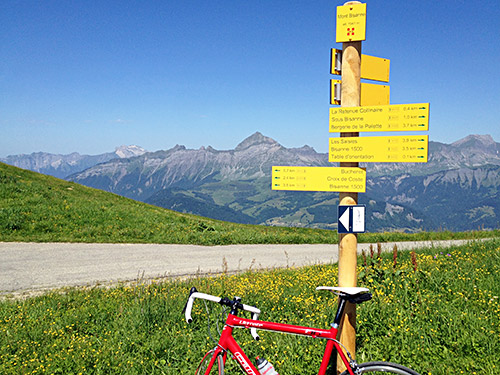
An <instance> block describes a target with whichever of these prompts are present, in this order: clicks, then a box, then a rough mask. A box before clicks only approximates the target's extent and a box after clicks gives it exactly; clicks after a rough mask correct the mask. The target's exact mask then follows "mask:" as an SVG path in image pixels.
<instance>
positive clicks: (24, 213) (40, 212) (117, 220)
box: [0, 163, 498, 245]
mask: <svg viewBox="0 0 500 375" xmlns="http://www.w3.org/2000/svg"><path fill="white" fill-rule="evenodd" d="M333 216H334V215H333ZM493 234H494V235H498V232H495V233H493ZM491 235H492V233H482V232H474V233H450V232H443V233H421V234H417V235H410V234H401V233H381V234H364V235H360V236H359V241H360V242H369V241H372V242H385V241H395V240H414V239H449V238H471V237H479V236H491ZM0 241H34V242H48V241H54V242H108V243H184V244H200V245H225V244H234V243H282V244H284V243H337V242H338V238H337V234H336V232H334V231H327V230H313V229H304V228H278V227H265V226H255V225H241V224H234V223H228V222H222V221H217V220H212V219H207V218H202V217H198V216H194V215H189V214H181V213H177V212H174V211H170V210H166V209H163V208H159V207H155V206H150V205H147V204H144V203H141V202H137V201H134V200H131V199H127V198H124V197H121V196H118V195H115V194H111V193H107V192H104V191H101V190H96V189H92V188H88V187H85V186H82V185H78V184H75V183H72V182H67V181H64V180H60V179H56V178H54V177H50V176H46V175H42V174H38V173H35V172H31V171H27V170H23V169H19V168H16V167H13V166H9V165H6V164H2V163H0Z"/></svg>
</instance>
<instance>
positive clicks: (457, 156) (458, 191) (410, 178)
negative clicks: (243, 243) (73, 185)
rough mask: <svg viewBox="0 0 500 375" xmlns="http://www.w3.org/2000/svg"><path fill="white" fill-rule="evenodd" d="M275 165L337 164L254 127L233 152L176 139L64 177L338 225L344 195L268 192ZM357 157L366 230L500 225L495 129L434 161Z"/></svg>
mask: <svg viewBox="0 0 500 375" xmlns="http://www.w3.org/2000/svg"><path fill="white" fill-rule="evenodd" d="M273 165H297V166H299V165H304V166H335V164H332V163H329V162H328V155H327V154H324V153H318V152H316V151H315V150H314V149H313V148H311V147H309V146H303V147H300V148H286V147H284V146H282V145H281V144H279V143H278V142H277V141H275V140H273V139H272V138H269V137H266V136H264V135H263V134H261V133H259V132H257V133H255V134H253V135H251V136H250V137H248V138H246V139H244V140H243V141H242V142H241V143H240V144H238V145H237V146H236V147H235V149H233V150H223V151H221V150H216V149H214V148H212V147H210V146H208V147H201V148H199V149H196V150H195V149H187V148H186V147H184V146H180V145H177V146H175V147H173V148H171V149H169V150H165V151H156V152H144V153H142V154H140V155H137V156H132V157H127V158H121V159H119V158H116V157H115V158H114V159H112V160H108V161H103V162H100V163H99V164H96V165H94V166H92V167H90V168H88V169H86V170H83V171H81V172H77V173H75V174H73V175H71V176H69V177H67V179H69V180H72V181H75V182H78V183H81V184H84V185H87V186H91V187H95V188H99V189H103V190H107V191H111V192H114V193H116V194H120V195H124V196H127V197H129V198H133V199H137V200H141V201H145V202H148V203H151V204H154V205H158V206H162V207H165V208H171V209H174V210H177V211H181V212H191V213H195V214H199V215H202V216H208V217H212V218H216V219H221V220H227V221H235V222H242V223H255V224H267V225H287V226H310V227H320V228H336V206H337V205H338V194H336V193H324V192H278V191H272V190H271V187H270V184H271V167H272V166H273ZM361 165H362V166H365V167H366V168H367V172H368V181H367V192H366V193H365V194H360V198H359V200H360V203H364V204H366V205H367V213H368V219H367V229H368V230H369V231H383V230H404V231H419V230H438V229H450V230H469V229H478V227H485V228H498V227H499V226H500V197H499V195H498V194H499V188H500V144H499V143H497V142H495V141H494V140H493V139H492V138H491V136H489V135H470V136H468V137H465V138H463V139H461V140H458V141H456V142H454V143H452V144H443V143H439V142H430V144H429V161H428V163H373V164H370V163H367V164H365V165H363V164H361Z"/></svg>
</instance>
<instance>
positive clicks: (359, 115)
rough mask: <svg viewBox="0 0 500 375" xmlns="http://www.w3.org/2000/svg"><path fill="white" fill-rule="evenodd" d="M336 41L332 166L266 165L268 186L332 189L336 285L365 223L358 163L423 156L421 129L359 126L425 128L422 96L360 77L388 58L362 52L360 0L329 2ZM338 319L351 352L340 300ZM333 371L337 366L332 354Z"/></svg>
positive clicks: (351, 275)
mask: <svg viewBox="0 0 500 375" xmlns="http://www.w3.org/2000/svg"><path fill="white" fill-rule="evenodd" d="M336 18H337V26H336V41H337V43H342V50H341V51H340V50H337V49H332V51H331V59H330V64H331V65H330V73H331V74H336V75H340V76H341V80H331V81H330V104H332V105H340V107H334V108H330V117H329V128H330V132H339V133H340V137H337V138H330V140H329V158H328V159H329V161H330V162H340V167H292V166H274V167H273V173H272V189H273V190H298V191H335V192H339V209H338V228H339V231H338V232H339V261H338V266H339V277H338V285H339V286H348V287H352V286H356V283H357V275H356V269H357V241H358V240H357V236H356V233H360V232H363V231H364V230H365V211H366V207H365V206H363V205H358V204H357V202H358V193H360V192H364V191H365V189H366V170H365V169H364V168H359V162H379V163H380V162H404V163H407V162H410V163H425V162H427V158H428V142H429V139H428V136H427V135H401V136H382V137H373V136H370V137H359V132H394V131H412V132H413V131H427V130H429V103H416V104H397V105H391V104H389V102H390V88H389V86H388V85H384V84H373V83H365V82H363V83H362V82H361V79H366V80H374V81H379V82H389V68H390V67H389V66H390V61H389V60H388V59H384V58H380V57H374V56H368V55H362V54H361V41H363V40H365V39H366V4H361V3H359V2H358V1H352V2H347V3H345V4H344V5H342V6H338V7H337V16H336ZM345 311H346V315H345V317H344V319H343V321H342V322H341V327H340V329H341V336H340V342H341V343H342V345H343V346H344V347H345V348H346V349H347V350H348V351H349V352H350V353H351V355H352V356H353V357H354V356H355V351H356V345H355V344H356V331H355V324H356V309H355V305H353V304H350V303H347V305H346V310H345ZM337 364H338V367H337V372H338V373H340V372H342V371H344V370H345V368H343V367H344V366H343V362H342V361H337Z"/></svg>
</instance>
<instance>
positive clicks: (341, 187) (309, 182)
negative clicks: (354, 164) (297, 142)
mask: <svg viewBox="0 0 500 375" xmlns="http://www.w3.org/2000/svg"><path fill="white" fill-rule="evenodd" d="M272 189H273V190H295V191H332V192H339V191H355V192H359V193H364V192H365V190H366V170H365V169H363V168H337V167H287V166H277V167H273V172H272Z"/></svg>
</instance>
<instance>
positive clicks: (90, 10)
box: [0, 0, 500, 157]
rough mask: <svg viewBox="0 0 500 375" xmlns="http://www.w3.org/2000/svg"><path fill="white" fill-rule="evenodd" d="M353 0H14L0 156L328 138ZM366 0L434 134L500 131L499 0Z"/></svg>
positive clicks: (401, 97)
mask: <svg viewBox="0 0 500 375" xmlns="http://www.w3.org/2000/svg"><path fill="white" fill-rule="evenodd" d="M343 3H344V1H342V2H336V1H331V0H329V1H324V0H314V1H308V0H287V1H284V0H272V1H271V0H266V1H264V0H252V1H248V0H217V1H215V0H182V1H173V0H161V1H160V0H158V1H153V0H151V1H150V0H147V1H144V0H140V1H130V0H120V1H119V0H115V1H106V0H99V1H92V2H91V1H86V0H71V1H68V0H51V1H39V0H36V1H35V0H19V1H15V0H3V1H1V2H0V157H5V156H7V155H13V154H20V153H27V154H28V153H32V152H37V151H45V152H51V153H63V154H64V153H70V152H73V151H77V152H80V153H82V154H99V153H103V152H108V151H112V150H114V148H115V147H116V146H120V145H129V144H136V145H140V146H142V147H144V148H146V149H147V150H150V151H156V150H161V149H168V148H171V147H173V146H174V145H176V144H183V145H186V146H187V147H189V148H199V147H201V146H208V145H211V146H212V147H214V148H216V149H220V150H224V149H231V148H234V147H235V146H236V145H237V144H238V143H239V142H240V141H241V140H243V139H244V138H245V137H247V136H249V135H251V134H252V133H254V132H256V131H260V132H261V133H263V134H264V135H267V136H270V137H272V138H274V139H275V140H277V141H278V142H280V143H281V144H283V145H284V146H286V147H300V146H302V145H304V144H308V145H310V146H312V147H314V148H315V149H316V150H317V151H319V152H326V151H327V146H328V138H329V136H337V135H336V134H329V133H328V108H329V107H330V105H329V80H330V79H331V78H335V76H331V75H330V74H329V63H330V61H329V59H330V48H341V47H342V46H341V44H336V43H335V14H336V6H337V5H342V4H343ZM366 3H367V38H366V41H365V42H363V46H362V52H363V53H365V54H369V55H374V56H379V57H385V58H388V59H390V60H391V76H390V86H391V103H392V104H403V103H419V102H430V106H431V115H430V131H429V133H428V134H429V136H430V139H431V140H434V141H439V142H445V143H451V142H454V141H456V140H458V139H460V138H462V137H464V136H466V135H468V134H491V135H492V136H493V138H494V139H495V140H496V141H497V142H500V120H499V119H500V74H499V73H500V43H499V42H500V1H499V0H482V1H477V0H468V1H460V0H440V1H435V0H432V1H431V0H420V1H406V0H384V1H382V0H367V1H366ZM363 134H364V135H370V134H368V133H363ZM372 135H381V134H377V133H375V134H372Z"/></svg>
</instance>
